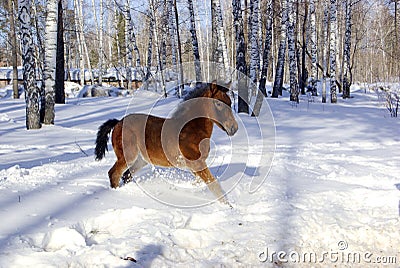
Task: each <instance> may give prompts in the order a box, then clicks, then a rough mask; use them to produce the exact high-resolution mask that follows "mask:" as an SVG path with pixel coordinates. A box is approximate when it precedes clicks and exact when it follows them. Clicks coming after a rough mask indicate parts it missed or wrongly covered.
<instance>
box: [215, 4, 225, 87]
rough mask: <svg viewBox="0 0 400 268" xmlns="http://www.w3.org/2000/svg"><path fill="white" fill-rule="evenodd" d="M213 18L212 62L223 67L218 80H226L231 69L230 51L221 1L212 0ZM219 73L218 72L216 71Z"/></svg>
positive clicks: (219, 71)
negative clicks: (227, 45)
mask: <svg viewBox="0 0 400 268" xmlns="http://www.w3.org/2000/svg"><path fill="white" fill-rule="evenodd" d="M211 17H212V26H211V27H212V42H213V53H212V55H211V56H212V58H211V61H213V62H216V63H217V64H220V65H222V67H223V70H218V74H216V75H217V77H216V78H218V79H222V80H225V79H226V78H227V73H226V72H227V70H228V69H229V59H228V51H227V47H226V41H225V32H224V23H223V19H222V10H221V1H220V0H211ZM214 71H217V70H214Z"/></svg>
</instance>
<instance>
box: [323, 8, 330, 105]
mask: <svg viewBox="0 0 400 268" xmlns="http://www.w3.org/2000/svg"><path fill="white" fill-rule="evenodd" d="M323 7H324V19H323V23H322V33H323V36H322V46H323V48H322V68H323V70H322V77H323V79H322V103H326V73H327V71H328V44H329V43H328V26H329V8H328V3H327V2H326V1H323Z"/></svg>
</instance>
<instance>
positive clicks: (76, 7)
mask: <svg viewBox="0 0 400 268" xmlns="http://www.w3.org/2000/svg"><path fill="white" fill-rule="evenodd" d="M79 3H80V2H79V0H74V20H75V27H76V29H75V32H76V40H77V43H78V54H79V55H78V57H77V58H79V76H80V77H79V78H80V84H81V86H83V85H85V61H84V58H83V44H82V39H81V36H82V33H81V31H83V27H81V25H80V24H81V23H80V19H79V9H80V8H79ZM81 28H82V29H81Z"/></svg>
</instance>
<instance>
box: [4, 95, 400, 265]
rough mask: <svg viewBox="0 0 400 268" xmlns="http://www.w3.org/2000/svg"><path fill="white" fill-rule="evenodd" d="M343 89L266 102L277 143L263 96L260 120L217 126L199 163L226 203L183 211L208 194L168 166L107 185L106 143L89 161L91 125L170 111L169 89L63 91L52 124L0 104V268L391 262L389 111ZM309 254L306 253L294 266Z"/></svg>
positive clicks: (395, 239)
mask: <svg viewBox="0 0 400 268" xmlns="http://www.w3.org/2000/svg"><path fill="white" fill-rule="evenodd" d="M352 95H353V96H354V98H352V99H348V100H341V99H340V100H339V103H338V104H335V105H332V104H322V103H320V101H319V97H318V98H316V99H315V102H311V103H310V102H308V101H307V97H302V100H301V103H300V104H299V105H292V104H290V103H289V102H288V101H287V98H285V99H284V98H282V99H268V103H269V105H270V107H271V110H272V113H273V116H274V120H275V124H276V137H275V138H276V139H274V132H273V130H272V128H273V125H272V124H271V122H272V123H273V121H272V118H268V116H267V115H266V114H268V111H269V109H268V107H267V106H266V105H264V106H263V114H264V117H263V116H261V117H260V124H258V123H257V121H256V119H255V118H250V117H247V116H245V115H240V116H239V115H236V116H237V118H238V120H239V121H240V122H241V127H240V130H239V132H238V134H237V136H236V137H234V138H233V139H232V140H230V139H229V138H228V137H227V136H226V134H225V133H224V132H222V131H220V130H219V129H218V128H216V129H215V130H214V134H213V138H212V143H213V144H214V147H213V151H212V153H211V157H210V161H209V163H210V165H211V170H212V172H213V173H214V174H215V175H216V176H217V177H218V178H219V179H220V181H221V183H222V186H223V188H224V189H226V190H230V191H229V193H228V199H229V200H230V201H231V203H232V204H233V207H234V208H233V209H230V208H229V207H227V206H225V205H222V204H219V203H211V204H208V205H205V206H200V207H198V206H197V207H193V208H182V207H180V206H185V204H186V203H185V202H189V204H190V205H193V204H195V205H199V204H200V205H201V204H204V202H205V203H207V202H208V201H212V199H210V198H211V197H210V196H211V195H210V194H209V192H208V190H207V188H206V187H205V186H204V185H195V184H193V183H194V178H193V177H191V175H190V174H189V173H188V172H186V171H181V170H176V169H161V168H154V167H149V166H148V167H146V168H144V169H143V170H142V171H141V172H140V173H139V174H138V175H137V176H136V177H135V180H136V182H137V184H135V183H129V184H127V185H125V186H123V187H121V188H119V189H117V190H112V189H110V188H109V182H108V179H107V171H108V169H109V168H110V167H111V165H112V164H113V161H114V160H115V156H114V155H113V152H112V150H111V151H110V152H109V153H108V154H107V155H106V158H105V159H104V160H102V161H100V162H96V161H94V157H93V149H94V140H95V135H96V132H97V128H98V126H99V125H100V124H101V123H103V122H104V121H105V120H107V119H109V118H121V117H122V116H124V114H125V113H126V112H148V111H152V112H153V113H155V114H160V115H165V114H168V113H169V112H170V111H171V110H172V108H173V107H174V106H176V105H177V103H178V101H177V100H176V99H174V98H172V97H171V98H169V99H167V100H159V101H158V98H159V96H158V95H156V94H154V93H149V92H139V93H137V94H135V95H134V96H133V98H128V97H118V98H117V97H110V98H84V99H68V100H67V104H65V105H57V106H56V125H55V126H44V127H43V128H42V129H41V130H35V131H26V130H25V117H24V112H25V110H24V103H23V100H12V99H5V100H1V101H0V139H1V143H0V159H1V161H0V219H1V224H0V266H1V267H27V266H32V267H148V266H153V267H163V266H177V267H187V266H189V265H190V266H194V267H210V266H211V267H215V266H218V267H219V266H226V267H237V266H239V267H248V266H284V267H287V266H294V265H295V264H296V263H295V261H297V264H299V263H298V262H299V261H300V263H301V265H302V266H303V267H304V266H334V265H336V266H338V267H341V266H352V267H353V266H355V264H356V265H359V266H360V267H366V266H368V265H369V266H379V265H380V264H381V263H383V262H394V261H396V262H397V265H396V264H392V265H393V267H396V266H398V265H399V263H400V236H399V230H400V221H399V219H400V218H399V217H400V178H399V171H398V170H399V167H400V151H399V149H398V148H400V135H399V134H400V131H399V129H400V121H399V120H398V119H396V118H390V117H389V116H388V114H387V111H386V110H385V108H384V107H383V106H382V103H381V102H379V101H378V97H377V95H376V94H375V93H374V92H372V91H367V92H366V93H365V92H364V91H363V90H353V92H352ZM157 101H158V102H157ZM154 103H157V104H156V108H154V109H153V105H154ZM263 120H265V122H264V121H263ZM259 125H260V126H261V129H259V128H258V126H259ZM258 132H262V133H263V134H262V135H263V139H264V140H261V141H264V142H265V144H264V145H265V147H264V149H265V150H264V151H262V150H261V149H263V148H262V145H260V143H259V142H260V139H259V137H260V133H258ZM275 146H276V151H275V155H273V152H274V149H275ZM109 148H110V149H111V146H110V145H109ZM272 156H274V161H273V163H272V167H271V169H270V162H271V161H272ZM265 176H266V178H265ZM264 178H265V181H263V179H264ZM254 182H256V184H255V185H253V184H252V183H254ZM260 183H262V184H261V185H260V187H259V188H257V190H256V191H252V192H251V193H250V192H249V189H252V190H255V189H256V187H254V186H257V185H258V184H260ZM228 188H229V189H228ZM143 189H144V190H147V191H148V192H147V194H146V192H145V191H143ZM149 193H150V194H149ZM155 197H156V198H158V199H160V200H161V201H163V203H162V202H159V201H157V200H156V199H155ZM187 200H189V201H187ZM198 202H200V203H198ZM164 203H169V204H170V205H166V204H164ZM177 206H178V207H177ZM279 251H282V252H286V253H287V254H286V255H282V254H281V255H280V256H279V257H278V254H277V253H278V252H279ZM307 254H308V255H310V256H311V257H313V256H316V257H317V259H316V260H312V261H311V262H309V261H307V258H306V261H305V262H302V261H301V258H302V257H299V256H305V257H307V256H308V255H307ZM272 256H273V257H274V261H273V262H271V258H270V257H272ZM349 256H350V260H349V262H347V260H348V258H349ZM354 256H355V257H354ZM358 256H359V257H360V260H359V261H358V259H357V257H358ZM128 257H130V258H133V259H135V260H136V261H137V262H136V263H135V262H133V261H132V260H133V259H131V260H129V258H128ZM297 257H298V258H299V259H297ZM380 257H384V258H380ZM391 257H393V258H391ZM394 257H395V258H394ZM124 258H125V259H126V260H124ZM354 258H356V259H355V261H354V260H353V259H354ZM263 261H265V262H263ZM286 261H287V263H286ZM354 262H355V263H354Z"/></svg>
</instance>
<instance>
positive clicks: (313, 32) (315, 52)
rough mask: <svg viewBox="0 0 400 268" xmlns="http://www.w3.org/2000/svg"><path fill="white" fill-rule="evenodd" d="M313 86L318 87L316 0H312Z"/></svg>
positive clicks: (314, 88)
mask: <svg viewBox="0 0 400 268" xmlns="http://www.w3.org/2000/svg"><path fill="white" fill-rule="evenodd" d="M310 41H311V42H310V43H311V88H312V92H316V88H317V62H318V58H317V29H316V25H315V0H310Z"/></svg>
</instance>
